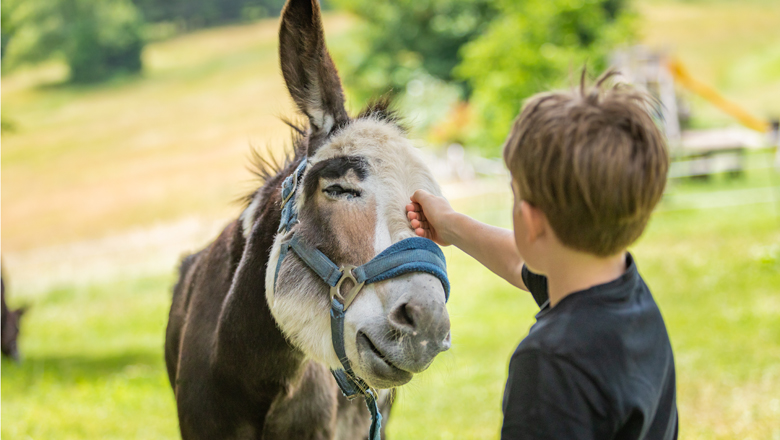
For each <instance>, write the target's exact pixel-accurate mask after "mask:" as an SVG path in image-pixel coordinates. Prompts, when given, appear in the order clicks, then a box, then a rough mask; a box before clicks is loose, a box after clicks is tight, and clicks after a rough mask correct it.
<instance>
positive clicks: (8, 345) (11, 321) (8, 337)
mask: <svg viewBox="0 0 780 440" xmlns="http://www.w3.org/2000/svg"><path fill="white" fill-rule="evenodd" d="M0 297H1V298H2V317H1V319H0V323H2V345H1V347H2V352H3V355H4V356H8V357H10V358H11V359H13V360H15V361H17V362H18V361H19V347H18V346H17V342H16V341H17V339H18V338H19V323H20V321H21V319H22V315H24V312H25V311H26V310H27V309H26V308H25V307H22V308H20V309H17V310H9V309H8V306H7V305H6V304H5V276H2V275H0Z"/></svg>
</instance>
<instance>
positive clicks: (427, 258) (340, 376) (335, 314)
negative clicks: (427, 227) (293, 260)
mask: <svg viewBox="0 0 780 440" xmlns="http://www.w3.org/2000/svg"><path fill="white" fill-rule="evenodd" d="M305 169H306V159H305V158H304V159H303V160H302V161H301V163H300V164H299V165H298V166H297V167H296V168H295V171H294V172H293V173H292V174H291V175H290V176H288V177H287V179H285V180H284V182H283V184H282V218H281V221H280V222H279V230H278V232H279V233H286V232H288V231H289V230H290V228H291V227H292V225H293V224H295V223H296V222H297V221H298V212H297V210H296V207H295V199H296V195H297V189H298V186H299V181H300V179H301V178H302V176H303V172H304V170H305ZM290 250H292V251H293V253H295V254H296V255H297V256H298V257H299V258H300V259H301V260H302V261H303V262H304V263H306V265H307V266H309V268H310V269H311V270H312V271H314V273H316V274H317V275H318V276H319V277H320V278H321V279H322V280H323V281H324V282H325V283H326V284H327V285H328V286H330V287H331V301H330V331H331V339H332V340H333V349H334V350H335V351H336V355H337V356H338V358H339V361H340V362H341V365H342V367H344V368H343V369H338V370H331V373H332V374H333V377H334V379H335V380H336V383H337V384H338V385H339V389H340V390H341V392H342V393H343V394H344V396H346V397H347V399H349V400H352V399H354V398H355V397H357V396H359V395H362V396H363V397H364V398H365V400H366V406H367V407H368V411H369V412H370V413H371V427H370V429H369V434H368V438H369V440H380V438H381V431H382V414H381V413H380V412H379V404H378V403H377V396H376V394H375V393H374V391H373V390H372V389H371V388H370V387H369V386H368V384H366V382H365V381H363V379H361V378H359V377H358V376H357V375H356V374H355V372H354V371H352V365H351V364H350V362H349V358H348V357H347V353H346V350H345V348H344V314H345V313H346V311H347V308H348V307H349V305H350V304H351V303H352V300H354V299H355V296H356V295H357V294H358V293H360V289H361V288H362V287H363V285H364V284H371V283H376V282H379V281H384V280H387V279H390V278H394V277H397V276H401V275H403V274H406V273H411V272H423V273H428V274H431V275H433V276H435V277H436V278H438V279H439V281H440V282H441V284H442V286H443V287H444V295H445V301H446V300H448V299H449V295H450V282H449V280H448V279H447V262H446V260H445V258H444V254H443V253H442V251H441V249H439V246H437V245H436V244H435V243H434V242H432V241H431V240H428V239H427V238H421V237H410V238H407V239H404V240H401V241H399V242H397V243H395V244H393V245H392V246H390V247H388V248H387V249H385V250H384V251H382V252H380V253H379V255H377V256H376V257H374V258H372V259H371V261H369V262H368V263H366V264H363V265H361V266H358V267H351V266H342V267H339V266H337V265H336V264H335V263H334V262H333V261H332V260H331V259H330V258H328V256H327V255H325V254H324V253H322V251H320V250H319V249H317V248H316V247H314V246H311V245H309V244H308V243H306V242H304V241H302V240H301V239H300V236H298V235H297V234H295V233H293V234H292V237H290V238H289V239H288V240H286V241H284V242H282V244H281V248H280V249H279V259H278V260H277V263H276V272H275V274H274V286H276V280H277V279H278V277H279V268H280V267H281V266H282V261H284V258H285V257H286V256H287V254H288V252H289V251H290ZM347 278H348V279H352V281H354V283H355V285H354V286H352V288H351V291H350V293H349V295H347V298H344V297H343V296H342V294H341V292H339V288H340V283H341V282H342V281H343V280H344V279H347Z"/></svg>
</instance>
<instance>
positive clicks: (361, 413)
mask: <svg viewBox="0 0 780 440" xmlns="http://www.w3.org/2000/svg"><path fill="white" fill-rule="evenodd" d="M279 55H280V61H281V69H282V74H283V76H284V79H285V82H286V85H287V88H288V90H289V92H290V95H291V96H292V98H293V101H294V102H295V104H296V106H297V108H298V110H299V111H300V112H301V113H303V115H305V117H306V119H308V127H307V128H306V129H305V130H303V129H301V130H298V134H297V135H296V136H295V138H294V153H293V155H292V157H289V158H288V159H287V161H286V163H285V164H284V165H282V166H274V165H272V164H269V163H268V162H266V161H262V160H260V168H259V171H258V172H259V174H260V175H261V177H262V180H263V182H262V186H261V187H260V188H258V189H257V190H256V191H255V192H254V193H253V194H252V195H251V196H250V197H248V200H247V206H246V208H245V210H244V211H243V212H242V213H241V215H240V216H239V217H238V218H237V219H236V220H234V221H233V222H232V223H230V224H229V225H228V226H227V227H226V228H225V229H224V230H223V231H222V233H221V234H220V235H219V237H218V238H217V239H216V240H215V241H214V242H212V243H211V244H210V245H208V246H207V247H206V248H205V249H203V250H201V251H200V252H197V253H195V254H193V255H190V256H187V257H186V258H184V259H183V261H182V263H181V267H180V274H179V280H178V281H177V283H176V285H175V286H174V294H173V301H172V305H171V310H170V316H169V321H168V327H167V331H166V338H165V361H166V366H167V369H168V376H169V379H170V382H171V386H172V387H173V390H174V394H175V397H176V403H177V409H178V414H179V427H180V430H181V434H182V437H183V438H184V439H218V438H231V439H232V438H236V439H238V438H240V439H245V438H246V439H266V440H271V439H365V438H366V432H367V431H368V427H369V424H370V422H369V419H370V417H369V411H367V410H366V406H364V405H363V404H362V402H360V401H357V402H353V401H350V400H348V399H347V398H345V397H344V396H343V395H342V393H341V392H340V391H339V387H340V385H341V382H338V383H337V380H334V376H335V377H337V378H338V377H339V376H338V375H337V374H336V373H335V372H338V371H342V375H343V371H344V370H340V369H342V368H344V369H345V370H349V371H348V373H351V374H347V376H349V377H350V378H352V379H355V380H356V381H357V383H358V385H359V388H360V390H359V391H360V392H362V393H364V394H365V395H366V396H367V397H366V399H367V402H368V396H369V395H371V396H374V394H372V392H373V390H382V391H381V392H380V393H379V395H378V396H376V397H377V400H378V403H379V410H381V413H382V415H383V416H384V418H385V419H386V418H387V417H388V416H389V410H390V406H391V394H392V393H391V390H392V389H394V388H395V387H398V386H400V385H403V384H405V383H407V382H409V381H410V380H411V379H412V376H413V375H414V374H415V373H419V372H421V371H423V370H425V369H426V368H428V366H429V365H430V364H431V362H432V361H433V359H434V357H435V356H436V355H437V354H438V353H440V352H442V351H445V350H447V349H449V347H450V322H449V316H448V314H447V310H446V307H445V302H446V295H447V293H448V290H447V289H448V284H446V285H445V283H444V282H443V281H442V276H441V274H439V275H438V276H437V275H436V273H435V272H436V271H435V270H433V271H427V270H426V271H419V270H415V269H412V271H411V272H407V273H400V272H395V273H394V274H393V275H392V277H390V278H388V279H383V278H382V277H379V278H377V279H376V280H375V281H374V282H372V281H371V280H369V281H366V283H365V284H363V281H358V280H356V278H355V277H354V276H352V275H354V274H355V273H356V272H357V270H358V269H359V268H354V266H360V265H364V264H365V263H367V262H369V263H371V262H374V261H377V260H378V259H381V258H384V257H385V256H384V254H385V253H387V252H388V251H389V250H390V249H392V248H394V247H396V245H398V244H402V243H403V242H408V241H410V240H415V239H419V240H422V239H420V238H419V237H417V238H411V237H414V232H413V231H412V229H411V228H410V226H409V224H408V222H407V220H406V216H405V211H404V206H405V205H406V203H408V200H409V196H410V195H411V194H412V193H413V192H414V190H415V189H418V188H424V189H427V190H428V191H430V192H432V193H436V194H440V193H441V191H440V189H439V187H438V185H437V184H436V182H435V181H434V179H433V177H432V175H431V173H430V171H429V169H428V168H427V167H426V165H425V164H424V163H423V161H422V160H421V159H420V157H419V156H418V155H417V153H416V151H415V149H414V148H413V147H412V146H411V143H410V142H409V140H408V139H407V138H406V135H405V132H404V130H403V129H402V128H401V126H400V125H399V122H398V119H397V117H396V115H395V114H394V113H393V112H392V111H391V110H389V109H388V102H387V101H386V100H380V101H378V102H375V103H373V104H370V105H369V106H368V107H367V108H366V109H364V110H363V111H362V112H361V113H360V114H359V115H358V116H357V117H355V118H351V117H350V116H349V115H348V114H347V111H346V109H345V106H344V94H343V91H342V87H341V81H340V79H339V76H338V73H337V71H336V68H335V66H334V64H333V61H332V60H331V57H330V55H329V53H328V51H327V49H326V47H325V40H324V34H323V28H322V20H321V15H320V9H319V4H318V1H317V0H289V1H288V3H287V4H286V5H285V8H284V10H283V11H282V17H281V27H280V30H279ZM285 180H286V182H287V184H285V185H283V182H284V181H285ZM288 184H289V185H288ZM290 185H291V186H290ZM283 186H284V187H285V188H282V187H283ZM283 193H284V199H283ZM283 205H284V206H285V208H284V218H285V220H284V221H283V209H282V206H283ZM290 210H292V211H290ZM291 212H292V213H293V214H294V215H292V216H291V215H290V214H291ZM295 217H297V219H296V218H295ZM280 225H281V226H280ZM293 236H294V239H295V240H296V242H299V243H302V244H305V246H308V248H307V249H311V250H312V251H311V252H316V253H318V255H321V258H323V259H324V260H327V261H329V262H330V265H331V266H339V267H341V268H342V269H343V274H342V277H341V278H340V281H339V282H338V285H336V286H335V287H334V284H333V283H331V284H330V286H329V285H328V282H324V281H323V277H322V276H321V275H320V274H319V272H318V271H317V270H316V269H314V268H313V266H312V265H311V264H309V263H307V261H306V260H307V259H306V258H305V257H302V256H301V251H300V250H298V251H296V252H292V251H291V252H286V250H287V249H288V247H289V246H290V245H289V243H290V241H291V237H293ZM434 247H435V246H434ZM387 248H390V249H387ZM293 250H294V249H293ZM383 250H384V252H383ZM428 251H429V252H433V250H431V249H428ZM435 251H437V252H438V253H439V254H440V253H441V251H440V250H438V248H437V247H436V248H435ZM412 252H416V251H412ZM399 255H400V254H399ZM318 258H320V257H318ZM403 259H404V258H400V260H403ZM441 259H442V260H443V255H441ZM396 260H398V258H396ZM385 262H386V261H385ZM396 263H398V264H401V263H403V261H401V262H398V261H396ZM350 265H354V266H350ZM403 265H404V266H406V264H405V263H404V264H403ZM412 266H414V264H412ZM361 267H364V266H361ZM340 273H341V272H340ZM347 274H350V276H349V280H348V281H346V282H345V285H344V286H340V285H341V281H343V280H344V279H345V278H347V277H346V275H347ZM445 277H446V276H445ZM361 287H362V288H361ZM342 288H347V289H348V290H349V291H350V299H349V300H347V301H346V302H344V309H346V307H347V306H349V309H348V310H346V312H345V313H343V316H342V318H340V319H342V320H341V321H339V323H340V325H341V328H342V332H341V338H342V340H341V343H340V344H337V343H336V342H335V334H336V333H335V332H334V333H333V335H332V334H331V330H332V327H331V325H332V324H333V323H334V322H336V321H334V320H332V317H331V314H332V313H334V312H333V307H334V302H333V298H334V293H333V292H334V290H333V289H336V293H335V296H336V298H337V299H339V298H341V297H342V292H341V291H340V290H339V289H342ZM329 290H330V296H329ZM353 292H355V293H354V294H353ZM354 295H357V296H354ZM350 302H351V304H350ZM334 316H335V315H334ZM333 319H335V318H333ZM334 328H335V327H334ZM338 347H341V352H342V354H337V350H338ZM350 366H351V369H350V368H349V367H350ZM329 369H330V370H332V371H334V376H331V373H330V372H329ZM361 384H362V385H361ZM341 389H342V390H344V388H343V387H342V388H341ZM370 408H371V406H370V405H369V409H370ZM377 417H378V416H377ZM372 427H373V424H372ZM372 432H373V429H372ZM372 435H373V434H372ZM378 437H379V433H378V431H377V432H376V436H375V437H374V438H378Z"/></svg>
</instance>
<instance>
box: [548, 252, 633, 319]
mask: <svg viewBox="0 0 780 440" xmlns="http://www.w3.org/2000/svg"><path fill="white" fill-rule="evenodd" d="M548 263H549V264H548V268H547V270H546V272H547V273H546V274H545V275H546V276H547V292H548V294H549V297H550V307H555V305H556V304H558V303H559V302H560V301H561V300H562V299H563V298H565V297H567V296H568V295H570V294H572V293H574V292H579V291H581V290H585V289H588V288H590V287H593V286H597V285H599V284H604V283H608V282H610V281H613V280H615V279H617V278H618V277H620V276H621V275H623V273H624V272H625V271H626V252H625V251H624V252H620V253H619V254H616V255H613V256H610V257H598V256H596V255H592V254H586V253H583V252H578V251H574V250H570V249H565V250H561V252H556V253H555V256H554V257H553V258H552V259H551V260H550V261H549V262H548Z"/></svg>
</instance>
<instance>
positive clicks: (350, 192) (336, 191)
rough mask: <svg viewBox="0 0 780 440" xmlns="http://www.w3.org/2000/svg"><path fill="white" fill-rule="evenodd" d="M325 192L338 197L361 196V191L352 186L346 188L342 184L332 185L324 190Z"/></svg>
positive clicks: (350, 197)
mask: <svg viewBox="0 0 780 440" xmlns="http://www.w3.org/2000/svg"><path fill="white" fill-rule="evenodd" d="M322 192H324V193H325V194H327V195H329V196H330V197H333V198H337V199H354V198H355V197H360V191H358V190H356V189H352V188H344V187H343V186H341V185H331V186H329V187H327V188H325V189H324V190H322Z"/></svg>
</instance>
